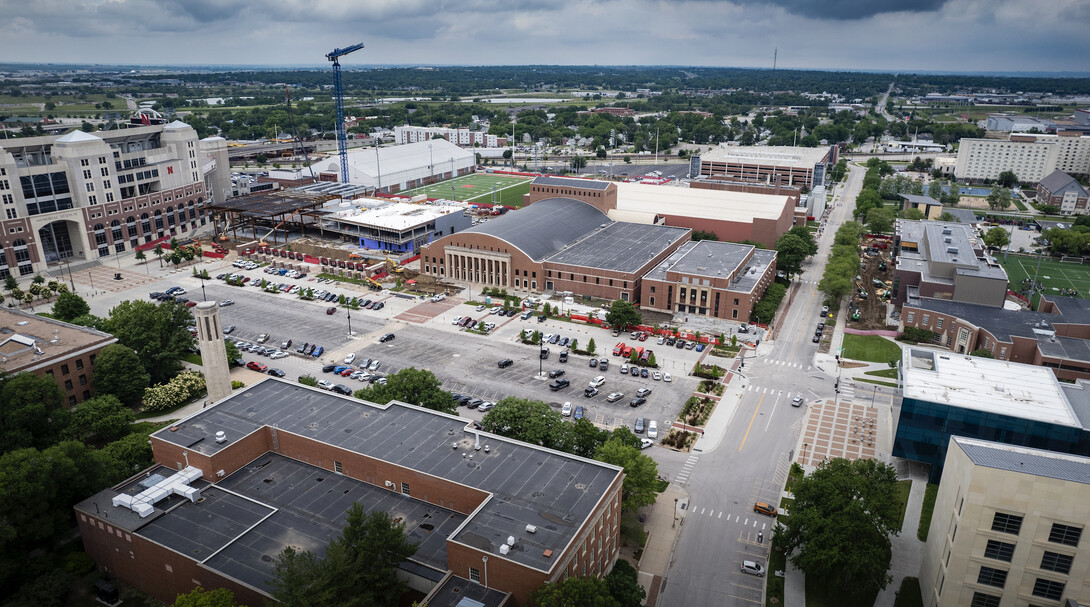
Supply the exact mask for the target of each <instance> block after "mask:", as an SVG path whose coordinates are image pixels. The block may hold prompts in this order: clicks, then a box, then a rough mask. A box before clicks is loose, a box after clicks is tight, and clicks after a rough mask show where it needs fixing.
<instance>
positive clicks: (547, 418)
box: [481, 396, 570, 451]
mask: <svg viewBox="0 0 1090 607" xmlns="http://www.w3.org/2000/svg"><path fill="white" fill-rule="evenodd" d="M481 428H482V429H483V430H484V431H486V432H493V433H495V434H499V435H502V436H507V437H509V438H514V439H516V440H520V441H522V442H524V443H530V444H531V445H540V446H542V447H548V448H549V449H557V450H560V451H568V449H569V434H568V431H569V430H570V428H569V427H568V424H566V423H565V422H564V418H563V417H562V416H561V415H560V412H559V411H556V410H554V409H553V408H552V407H550V406H549V405H547V404H545V403H543V402H541V401H539V400H530V399H526V398H516V397H513V396H509V397H507V398H505V399H503V400H501V401H499V402H498V403H496V406H495V408H493V409H492V410H491V411H489V412H488V413H486V414H485V416H484V419H482V420H481Z"/></svg>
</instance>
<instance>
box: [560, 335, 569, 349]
mask: <svg viewBox="0 0 1090 607" xmlns="http://www.w3.org/2000/svg"><path fill="white" fill-rule="evenodd" d="M570 341H571V339H569V338H567V337H563V338H561V339H560V346H561V347H567V345H568V342H570Z"/></svg>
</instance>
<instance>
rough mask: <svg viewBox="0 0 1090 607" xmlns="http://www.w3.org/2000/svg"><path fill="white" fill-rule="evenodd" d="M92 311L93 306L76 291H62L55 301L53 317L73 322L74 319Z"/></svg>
mask: <svg viewBox="0 0 1090 607" xmlns="http://www.w3.org/2000/svg"><path fill="white" fill-rule="evenodd" d="M90 313H91V306H88V305H87V302H86V301H84V300H83V298H82V297H80V296H79V295H76V294H75V293H67V292H65V293H61V294H60V295H57V300H56V301H54V302H53V318H56V319H57V320H63V321H64V322H72V319H74V318H78V317H80V316H83V315H84V314H90Z"/></svg>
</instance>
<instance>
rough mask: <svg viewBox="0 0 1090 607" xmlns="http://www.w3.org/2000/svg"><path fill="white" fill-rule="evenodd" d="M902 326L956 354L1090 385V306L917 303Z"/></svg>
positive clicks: (1066, 302) (1065, 302)
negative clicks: (1043, 370)
mask: <svg viewBox="0 0 1090 607" xmlns="http://www.w3.org/2000/svg"><path fill="white" fill-rule="evenodd" d="M901 323H902V326H903V327H916V328H919V329H926V330H928V331H933V332H935V334H936V335H937V336H938V342H937V345H939V346H940V347H945V348H947V349H949V350H950V351H952V352H956V353H958V354H968V353H970V352H974V351H976V350H987V351H988V352H990V353H991V354H992V356H993V357H994V358H996V359H999V360H1009V361H1012V362H1018V363H1023V364H1027V365H1038V366H1043V367H1049V368H1051V369H1052V371H1053V372H1054V373H1055V374H1056V376H1057V377H1059V378H1060V379H1064V380H1074V379H1090V300H1086V299H1081V298H1078V297H1057V296H1042V297H1041V303H1040V305H1039V306H1038V309H1037V311H1032V310H1008V309H1005V308H995V307H992V306H985V305H980V304H971V303H964V302H955V301H947V300H942V299H932V298H927V297H919V298H911V299H909V300H908V301H906V302H905V305H904V306H903V308H902V309H901Z"/></svg>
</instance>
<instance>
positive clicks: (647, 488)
mask: <svg viewBox="0 0 1090 607" xmlns="http://www.w3.org/2000/svg"><path fill="white" fill-rule="evenodd" d="M594 459H596V460H598V461H601V462H605V463H607V464H613V465H615V466H620V467H622V468H624V474H625V477H624V483H623V485H622V487H621V508H623V509H625V510H637V509H639V508H642V507H643V506H648V505H650V504H653V503H655V498H656V497H658V474H659V467H658V464H656V463H655V460H653V459H651V458H650V457H648V456H646V455H644V454H642V453H640V450H639V449H638V448H636V447H633V446H632V445H630V444H626V443H625V442H624V441H622V440H617V439H610V440H608V441H606V442H605V443H604V444H603V445H602V446H601V447H600V448H599V449H598V453H596V454H595V455H594Z"/></svg>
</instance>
